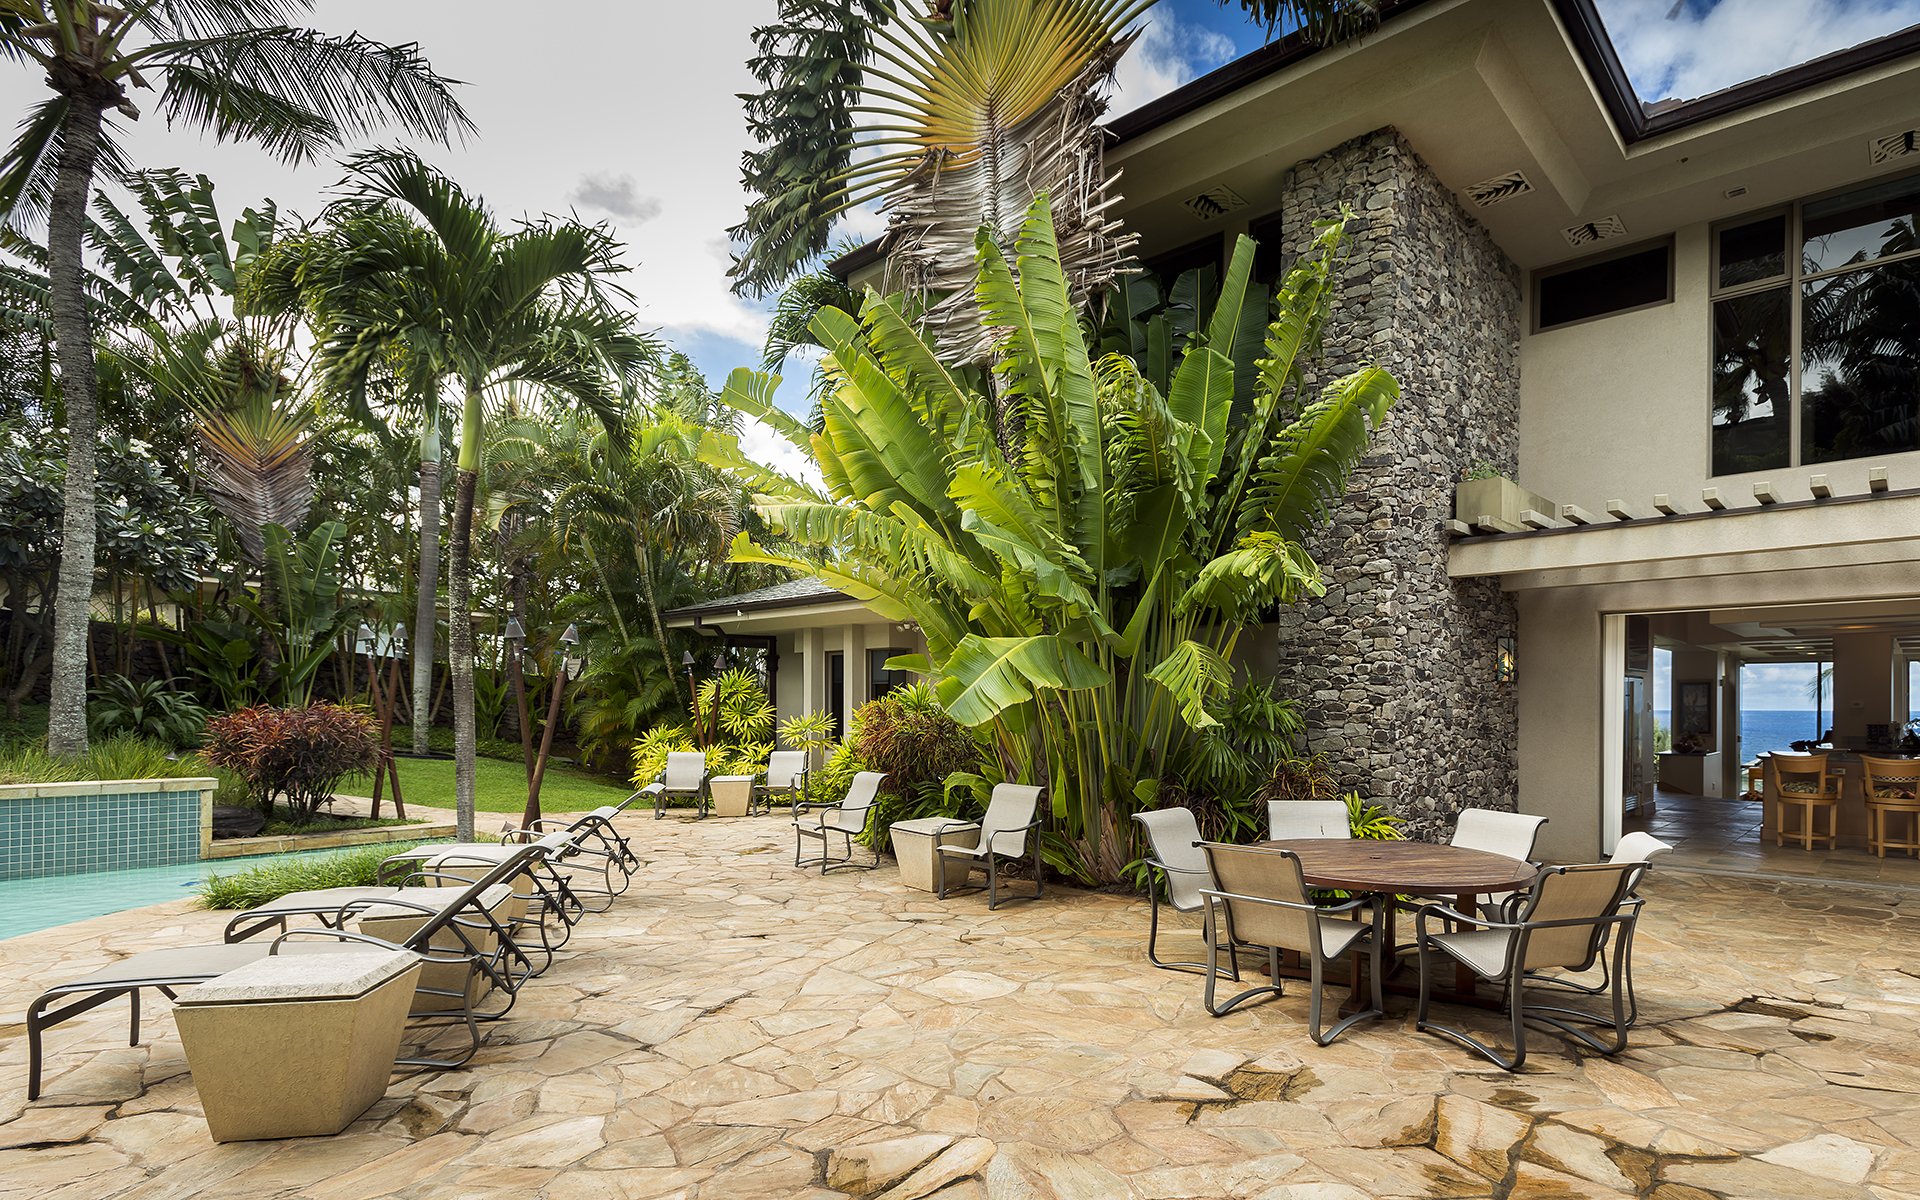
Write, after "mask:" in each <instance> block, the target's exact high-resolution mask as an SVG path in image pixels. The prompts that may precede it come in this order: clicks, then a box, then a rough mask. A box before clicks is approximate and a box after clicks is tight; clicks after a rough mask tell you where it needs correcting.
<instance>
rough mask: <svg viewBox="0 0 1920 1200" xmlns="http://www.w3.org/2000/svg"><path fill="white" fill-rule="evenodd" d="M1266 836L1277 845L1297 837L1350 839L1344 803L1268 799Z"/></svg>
mask: <svg viewBox="0 0 1920 1200" xmlns="http://www.w3.org/2000/svg"><path fill="white" fill-rule="evenodd" d="M1267 836H1268V837H1269V838H1272V839H1273V840H1274V841H1276V842H1282V841H1292V840H1294V839H1296V838H1351V837H1352V836H1353V824H1352V822H1351V821H1349V820H1348V814H1347V802H1346V801H1345V800H1269V801H1267Z"/></svg>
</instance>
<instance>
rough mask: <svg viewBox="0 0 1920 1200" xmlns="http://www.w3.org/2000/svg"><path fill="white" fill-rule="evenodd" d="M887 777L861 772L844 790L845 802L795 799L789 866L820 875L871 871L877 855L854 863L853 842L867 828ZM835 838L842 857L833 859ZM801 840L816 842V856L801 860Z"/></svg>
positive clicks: (877, 864) (875, 853) (882, 773)
mask: <svg viewBox="0 0 1920 1200" xmlns="http://www.w3.org/2000/svg"><path fill="white" fill-rule="evenodd" d="M886 777H887V773H886V772H885V771H862V772H860V773H859V774H858V775H855V776H854V777H853V784H852V786H850V787H848V788H847V796H846V799H844V800H841V801H839V802H838V803H835V802H833V801H811V800H796V801H794V802H793V865H794V866H796V867H819V868H820V873H821V874H822V875H825V874H826V873H827V872H828V871H833V870H839V869H840V868H842V867H857V868H858V869H860V870H862V871H871V870H873V869H874V868H875V867H877V866H879V865H880V852H879V851H878V850H875V851H874V852H873V861H872V862H870V863H863V862H855V861H854V858H853V839H854V838H856V837H858V836H859V835H860V834H861V833H863V832H864V831H865V830H866V828H867V817H868V815H869V814H871V813H872V812H873V807H874V805H875V804H876V803H878V802H879V795H880V783H881V781H882V780H884V779H885V778H886ZM835 835H838V836H839V837H840V838H841V839H843V840H844V841H845V842H846V851H847V852H846V856H845V857H844V858H835V857H833V854H832V851H831V849H830V845H831V843H830V841H829V839H831V838H832V837H834V836H835ZM802 838H818V839H820V857H819V858H809V859H804V860H803V859H802V858H801V857H800V848H801V846H802V845H803V843H802V841H801V839H802Z"/></svg>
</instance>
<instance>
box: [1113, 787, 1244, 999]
mask: <svg viewBox="0 0 1920 1200" xmlns="http://www.w3.org/2000/svg"><path fill="white" fill-rule="evenodd" d="M1133 819H1134V820H1136V821H1138V822H1140V826H1141V828H1143V829H1145V830H1146V832H1147V847H1148V853H1147V857H1146V860H1145V861H1146V864H1147V870H1148V871H1149V872H1154V873H1157V874H1158V875H1159V879H1158V881H1157V882H1156V881H1154V880H1151V879H1150V880H1149V881H1148V883H1149V886H1148V888H1147V904H1148V905H1149V908H1148V917H1147V961H1148V962H1150V963H1152V964H1153V965H1154V966H1156V967H1159V968H1160V969H1161V970H1162V971H1204V970H1206V969H1207V964H1206V963H1203V962H1166V961H1164V960H1162V959H1161V958H1160V956H1159V953H1158V947H1159V939H1160V905H1161V904H1162V903H1163V902H1162V900H1161V899H1160V893H1161V892H1162V891H1163V890H1164V891H1165V892H1166V894H1167V898H1166V900H1165V901H1164V903H1165V904H1166V905H1167V907H1169V908H1171V909H1173V911H1175V912H1183V913H1190V912H1199V913H1202V914H1203V916H1204V912H1205V909H1206V907H1207V902H1206V899H1205V898H1204V897H1203V896H1201V895H1200V891H1201V889H1202V888H1210V887H1213V886H1214V880H1213V870H1212V869H1211V868H1210V867H1208V866H1207V852H1206V851H1205V850H1203V849H1201V848H1200V825H1199V823H1198V822H1197V821H1195V820H1194V818H1193V810H1192V809H1189V808H1158V809H1155V810H1153V811H1152V812H1143V813H1135V814H1133ZM1202 936H1203V937H1206V939H1207V940H1208V941H1209V942H1210V941H1212V938H1211V937H1210V936H1208V935H1206V934H1205V932H1204V930H1203V931H1202ZM1227 966H1228V969H1229V970H1230V971H1231V972H1232V973H1233V978H1234V981H1235V982H1238V981H1239V979H1240V965H1239V963H1238V962H1237V961H1236V960H1235V959H1234V958H1233V956H1232V955H1229V956H1228V959H1227Z"/></svg>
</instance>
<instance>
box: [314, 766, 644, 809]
mask: <svg viewBox="0 0 1920 1200" xmlns="http://www.w3.org/2000/svg"><path fill="white" fill-rule="evenodd" d="M394 762H396V763H398V764H399V766H400V787H401V791H402V794H403V795H404V796H405V798H406V800H407V802H408V803H410V804H427V805H431V806H433V807H434V808H452V807H453V760H452V759H450V758H406V757H396V758H395V759H394ZM372 788H373V783H372V781H371V780H368V781H365V782H359V783H355V784H354V786H353V788H352V789H351V790H353V791H355V792H358V793H361V794H364V793H366V792H368V791H370V790H372ZM631 791H632V789H631V788H624V787H621V786H619V785H618V784H615V783H612V782H610V781H609V780H607V779H606V778H605V777H604V776H600V775H590V774H588V773H587V772H585V771H577V770H574V769H572V768H570V767H554V766H550V767H548V768H547V774H546V777H545V778H544V779H542V780H541V782H540V809H541V811H542V812H550V813H562V812H586V811H588V810H589V809H595V808H599V807H600V806H601V805H602V804H618V803H620V802H621V801H622V800H625V799H626V798H627V796H628V794H629V793H630V792H631ZM473 804H474V808H475V809H476V810H478V811H480V812H493V813H517V812H520V811H522V810H524V809H525V808H526V806H527V772H526V768H525V767H523V766H521V765H520V764H519V763H517V762H502V761H501V760H499V759H497V758H482V759H480V760H479V761H478V763H477V764H476V769H475V776H474V789H473Z"/></svg>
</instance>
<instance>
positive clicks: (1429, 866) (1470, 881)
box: [1260, 838, 1539, 896]
mask: <svg viewBox="0 0 1920 1200" xmlns="http://www.w3.org/2000/svg"><path fill="white" fill-rule="evenodd" d="M1260 844H1261V845H1262V846H1266V847H1269V848H1271V849H1275V850H1291V851H1292V852H1293V853H1294V854H1296V855H1298V856H1299V858H1300V873H1301V875H1302V876H1304V877H1305V879H1306V882H1307V886H1309V887H1320V888H1341V889H1344V890H1346V891H1349V892H1380V893H1390V892H1399V893H1404V894H1406V895H1410V896H1484V895H1486V894H1488V893H1490V892H1511V891H1514V890H1515V889H1517V888H1522V887H1525V886H1527V885H1528V884H1530V883H1532V882H1533V877H1534V876H1535V875H1536V874H1537V873H1538V872H1539V868H1537V867H1535V866H1534V865H1533V864H1531V863H1528V862H1524V861H1522V860H1520V859H1517V858H1508V857H1507V856H1506V855H1504V854H1493V853H1490V852H1489V851H1486V850H1468V849H1466V848H1465V847H1462V846H1436V845H1433V844H1431V843H1428V842H1375V841H1366V840H1362V839H1358V838H1355V839H1348V838H1294V839H1291V840H1288V841H1279V842H1261V843H1260Z"/></svg>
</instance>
